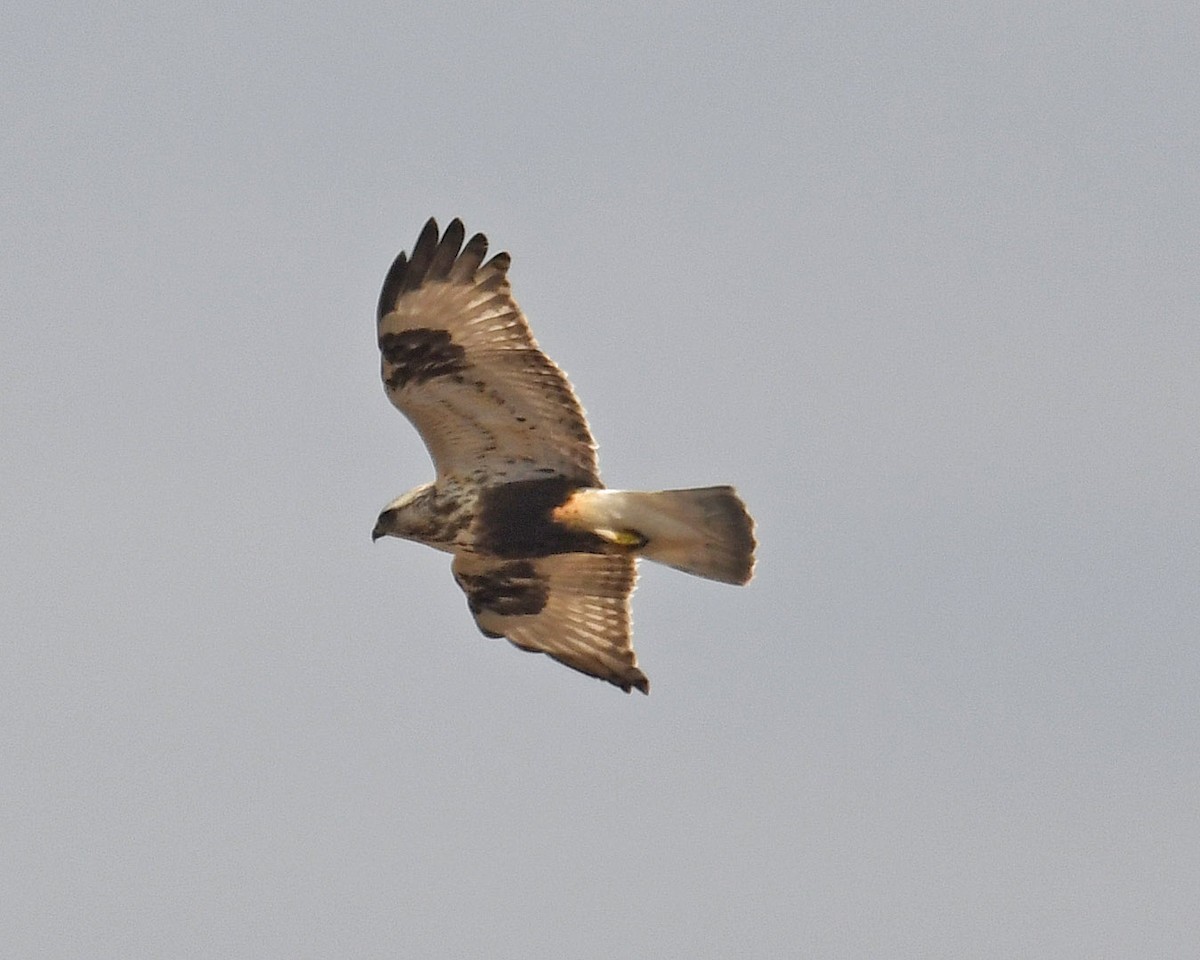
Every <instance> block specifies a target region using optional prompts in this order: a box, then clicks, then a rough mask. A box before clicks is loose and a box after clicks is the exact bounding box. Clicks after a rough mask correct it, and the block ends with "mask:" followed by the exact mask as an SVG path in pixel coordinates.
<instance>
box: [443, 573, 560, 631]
mask: <svg viewBox="0 0 1200 960" xmlns="http://www.w3.org/2000/svg"><path fill="white" fill-rule="evenodd" d="M457 579H458V583H459V586H461V587H462V589H463V592H464V593H465V594H466V595H467V606H469V607H470V608H471V613H473V614H474V615H475V616H476V617H478V616H479V615H480V614H481V613H484V612H488V613H494V614H496V615H498V616H501V617H519V616H532V615H534V614H537V613H541V612H542V610H543V608H544V607H545V606H546V597H547V596H548V595H549V592H550V588H549V584H548V583H547V582H546V581H545V580H543V579H540V578H539V577H538V576H537V572H536V571H535V570H534V569H533V564H532V563H529V562H528V561H527V560H515V561H513V562H512V563H505V564H501V565H500V566H498V567H496V568H495V569H494V570H489V571H488V572H487V573H475V574H469V573H468V574H458V575H457ZM489 636H494V635H493V634H490V633H489Z"/></svg>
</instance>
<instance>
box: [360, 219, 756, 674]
mask: <svg viewBox="0 0 1200 960" xmlns="http://www.w3.org/2000/svg"><path fill="white" fill-rule="evenodd" d="M464 238H465V231H464V229H463V225H462V223H461V222H460V221H458V220H454V221H453V222H452V223H451V224H450V225H449V226H448V227H447V228H446V232H445V233H444V234H443V235H441V236H440V237H439V234H438V227H437V223H436V222H435V221H434V220H432V219H431V220H430V221H429V222H428V223H427V224H426V225H425V228H424V229H423V230H422V231H421V235H420V237H419V238H418V239H417V243H416V246H414V248H413V252H412V256H411V258H409V257H407V256H406V255H405V254H403V253H401V254H400V256H399V257H397V258H396V261H395V263H394V264H393V265H392V268H391V270H390V271H389V272H388V275H387V278H386V280H385V281H384V284H383V290H382V292H381V293H380V297H379V311H378V319H379V330H378V332H379V348H380V353H381V356H382V374H383V381H384V386H385V388H386V390H387V394H388V397H389V398H390V399H391V401H392V403H393V404H395V406H396V407H397V408H398V409H399V410H400V411H401V412H402V413H403V414H404V415H405V416H407V417H408V418H409V419H410V420H411V421H412V422H413V424H414V425H415V426H416V428H417V430H418V431H419V432H420V434H421V437H422V439H423V440H424V441H425V445H426V447H427V448H428V449H429V453H430V455H431V456H432V458H433V462H434V466H435V468H436V471H437V479H436V481H434V482H433V483H430V484H425V485H424V486H422V487H418V488H417V489H415V490H413V491H410V492H409V493H407V494H405V495H404V496H402V497H398V498H397V499H396V500H394V501H392V503H390V504H389V505H388V506H387V507H386V508H385V509H384V511H383V513H381V514H380V516H379V520H378V522H377V523H376V525H375V531H374V536H375V538H378V537H381V536H396V537H402V538H405V539H409V540H416V541H418V542H420V543H425V544H428V545H429V546H432V547H435V548H437V549H440V550H445V551H447V552H449V553H452V554H453V555H454V561H453V564H452V570H453V573H454V577H455V580H456V581H457V582H458V584H459V586H460V587H461V588H462V590H463V592H464V593H465V594H466V595H467V602H468V605H469V607H470V609H471V613H472V614H473V615H474V617H475V621H476V623H477V624H478V626H479V628H480V630H482V631H483V633H484V634H486V635H487V636H489V637H501V636H503V637H507V638H508V639H509V640H510V641H511V642H512V643H513V644H515V645H516V646H518V647H520V648H521V649H523V650H530V651H537V652H542V653H546V654H549V655H550V656H551V657H553V658H554V659H556V660H558V661H560V662H562V663H564V664H566V665H567V666H570V667H573V668H574V669H576V670H579V671H581V672H583V673H587V674H590V675H591V676H594V677H599V678H601V679H603V680H607V681H609V682H610V683H614V684H616V685H617V686H619V687H621V688H622V689H624V690H626V691H629V690H630V689H632V688H634V687H637V688H638V689H640V690H642V691H643V692H648V690H649V682H648V681H647V679H646V676H645V674H643V673H642V672H641V670H639V669H638V666H637V658H636V656H635V654H634V652H633V647H632V644H631V640H630V616H629V596H630V594H631V592H632V591H633V585H634V580H635V577H636V570H635V563H634V557H635V556H645V557H647V558H648V559H652V560H658V561H659V562H662V563H666V564H668V565H670V566H674V567H676V568H678V569H680V570H685V571H687V572H689V573H694V574H697V575H698V576H702V577H708V578H711V579H715V580H721V581H724V582H728V583H745V582H746V581H747V580H749V579H750V576H751V574H752V571H753V564H754V555H753V554H754V546H755V544H754V536H753V522H752V521H751V519H750V516H749V514H748V513H746V510H745V507H744V506H743V505H742V502H741V500H740V499H738V497H737V495H736V493H734V491H733V489H732V488H731V487H706V488H699V489H693V490H676V491H659V492H656V493H639V492H633V491H617V490H604V489H603V484H601V482H600V475H599V471H598V468H597V465H596V445H595V442H594V441H593V440H592V436H591V432H590V431H589V429H588V425H587V421H586V419H585V418H584V414H583V410H582V408H581V407H580V405H579V401H578V400H577V399H576V397H575V393H574V391H573V390H572V389H571V385H570V384H569V383H568V382H567V378H566V376H565V375H564V374H563V372H562V371H561V370H560V369H559V368H558V367H557V366H556V365H555V364H554V362H553V361H552V360H550V358H549V357H547V356H546V355H545V354H544V353H542V351H541V350H540V349H538V346H537V344H536V343H535V342H534V339H533V337H532V335H531V334H530V332H529V325H528V324H527V323H526V321H525V318H524V316H523V315H522V313H521V310H520V308H519V307H518V306H517V304H516V302H515V301H514V300H513V298H512V293H511V288H510V287H509V283H508V276H507V272H508V267H509V263H510V258H509V256H508V254H506V253H500V254H497V255H496V256H494V257H493V258H492V259H491V260H488V261H487V262H486V263H485V262H484V257H485V256H486V253H487V239H486V238H485V237H484V236H483V235H482V234H475V236H473V237H472V238H471V239H470V240H469V241H467V242H466V245H465V246H464V245H463V240H464Z"/></svg>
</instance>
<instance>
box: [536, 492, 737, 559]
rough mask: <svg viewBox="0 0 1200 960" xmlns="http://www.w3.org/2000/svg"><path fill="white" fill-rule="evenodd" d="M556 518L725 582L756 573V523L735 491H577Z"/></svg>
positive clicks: (648, 554)
mask: <svg viewBox="0 0 1200 960" xmlns="http://www.w3.org/2000/svg"><path fill="white" fill-rule="evenodd" d="M555 515H556V519H559V520H561V521H562V522H564V523H566V524H568V525H569V526H572V527H575V528H577V529H587V530H591V531H592V532H594V533H596V534H599V535H600V536H601V537H603V538H604V539H605V540H607V541H609V542H610V543H612V544H614V545H616V546H617V547H624V548H627V549H628V550H629V551H630V552H632V553H636V554H638V555H639V556H643V557H645V558H646V559H647V560H655V561H657V562H658V563H663V564H666V565H667V566H668V567H674V568H675V569H676V570H682V571H683V572H684V573H691V574H695V575H696V576H698V577H705V578H707V579H709V580H719V581H721V582H722V583H745V582H746V581H748V580H749V579H750V577H751V576H753V574H754V548H755V546H756V544H755V541H754V521H753V520H752V519H751V517H750V514H749V513H748V512H747V511H746V505H745V504H744V503H742V500H741V498H740V497H739V496H738V495H737V493H736V492H735V491H734V489H733V487H698V488H695V489H691V490H659V491H656V492H653V493H645V492H640V491H633V490H592V489H585V490H579V491H577V492H576V493H575V494H574V495H573V496H572V497H571V498H570V500H568V501H567V502H566V503H565V504H563V505H562V506H561V507H559V508H558V509H557V510H556V511H555Z"/></svg>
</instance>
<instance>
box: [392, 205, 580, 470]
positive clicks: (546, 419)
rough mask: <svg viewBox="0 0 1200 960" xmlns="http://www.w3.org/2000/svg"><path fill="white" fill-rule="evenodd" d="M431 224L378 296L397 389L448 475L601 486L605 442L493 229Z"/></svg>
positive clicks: (398, 401)
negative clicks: (544, 341) (490, 243)
mask: <svg viewBox="0 0 1200 960" xmlns="http://www.w3.org/2000/svg"><path fill="white" fill-rule="evenodd" d="M463 237H464V230H463V225H462V222H461V221H459V220H454V221H453V222H451V223H450V225H449V226H448V227H447V228H446V232H445V233H444V234H442V235H441V237H440V238H439V236H438V226H437V222H436V221H434V220H432V219H431V220H430V221H429V222H428V223H427V224H425V229H424V230H422V231H421V235H420V237H419V238H418V239H417V243H416V246H414V247H413V252H412V256H411V257H408V256H406V255H405V254H403V253H401V254H400V256H398V257H397V258H396V261H395V263H393V264H392V268H391V270H390V271H388V275H387V279H386V280H384V283H383V290H382V291H381V293H380V295H379V311H378V319H379V349H380V352H381V354H382V360H383V383H384V387H385V389H386V390H387V395H388V398H389V399H390V400H391V401H392V403H393V404H394V405H395V406H396V407H397V409H399V410H400V412H401V413H403V414H404V415H405V416H406V417H408V418H409V420H411V421H412V422H413V424H414V425H415V426H416V428H417V430H418V432H419V433H420V434H421V438H422V439H423V440H424V441H425V446H426V447H427V448H428V449H429V453H430V456H432V458H433V462H434V466H435V467H436V468H437V474H438V478H439V479H445V478H448V477H459V478H464V479H471V480H472V481H474V482H475V483H483V482H488V481H496V480H500V481H504V480H520V479H529V478H534V477H546V476H555V475H559V476H566V477H569V478H571V479H572V480H575V481H576V482H578V483H579V484H580V485H582V486H599V485H600V479H599V475H598V471H597V467H596V444H595V442H594V441H593V440H592V435H591V432H590V431H589V430H588V425H587V420H586V419H585V418H584V414H583V409H582V408H581V407H580V405H579V400H578V399H577V398H576V396H575V392H574V391H573V390H572V389H571V385H570V383H568V382H567V378H566V375H565V374H564V373H563V372H562V371H561V370H560V369H559V368H558V367H557V366H556V365H555V363H554V361H552V360H551V359H550V358H549V357H547V356H546V355H545V354H544V353H542V351H541V350H540V349H538V345H537V343H536V342H535V341H534V339H533V336H532V334H531V333H530V332H529V324H528V323H527V322H526V320H525V317H524V315H523V314H522V313H521V308H520V307H518V306H517V303H516V301H515V300H513V297H512V290H511V287H510V286H509V282H508V276H507V271H508V266H509V263H510V258H509V255H508V254H507V253H499V254H497V255H496V256H494V257H492V259H491V260H489V261H488V262H487V263H484V262H483V258H484V256H485V255H486V253H487V238H486V237H485V236H484V235H483V234H481V233H477V234H475V236H473V237H472V238H471V239H470V240H469V241H467V243H466V246H463Z"/></svg>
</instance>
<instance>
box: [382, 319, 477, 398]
mask: <svg viewBox="0 0 1200 960" xmlns="http://www.w3.org/2000/svg"><path fill="white" fill-rule="evenodd" d="M379 350H380V352H381V353H382V354H383V360H384V363H385V364H387V366H388V367H389V368H390V369H387V370H385V373H384V382H385V383H387V385H388V387H390V388H391V389H393V390H400V389H402V388H403V387H405V386H407V385H408V384H410V383H416V384H421V383H425V382H426V381H429V380H432V379H433V378H434V377H445V376H452V375H456V374H458V375H461V374H462V372H463V371H464V370H466V369H467V367H468V366H469V364H468V363H467V352H466V350H464V349H463V348H462V347H460V346H459V345H458V344H457V343H455V342H454V341H453V339H452V338H451V336H450V333H449V331H447V330H431V329H428V328H426V327H421V328H418V329H416V330H402V331H400V332H399V333H382V334H380V335H379Z"/></svg>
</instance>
